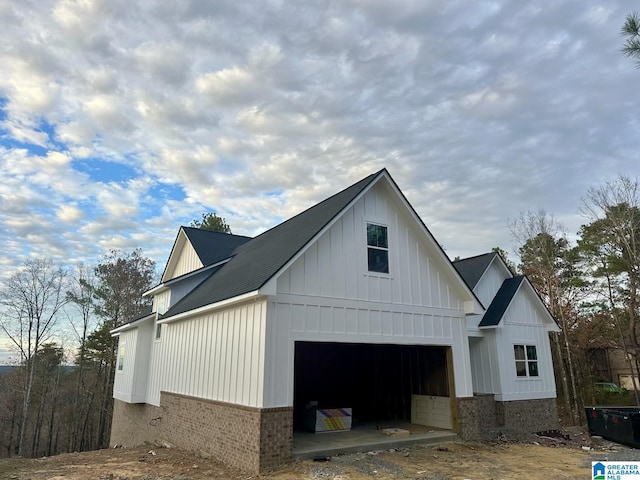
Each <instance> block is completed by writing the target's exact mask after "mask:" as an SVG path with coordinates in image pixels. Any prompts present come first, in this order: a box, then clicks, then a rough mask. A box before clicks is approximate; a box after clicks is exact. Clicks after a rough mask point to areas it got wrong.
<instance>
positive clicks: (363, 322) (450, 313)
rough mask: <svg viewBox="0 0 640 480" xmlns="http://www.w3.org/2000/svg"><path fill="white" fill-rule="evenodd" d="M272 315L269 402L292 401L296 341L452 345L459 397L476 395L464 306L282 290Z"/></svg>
mask: <svg viewBox="0 0 640 480" xmlns="http://www.w3.org/2000/svg"><path fill="white" fill-rule="evenodd" d="M267 318H268V321H267V336H266V352H265V389H264V403H263V406H264V407H282V406H291V405H293V379H294V354H295V342H296V341H311V342H344V343H369V344H396V345H439V346H451V347H452V350H453V356H454V360H453V363H454V378H455V389H456V392H455V393H456V396H458V397H465V396H471V395H473V389H472V382H471V370H470V367H469V346H468V343H467V337H466V322H465V320H464V315H463V313H462V312H461V311H455V310H448V309H434V308H428V309H427V308H420V307H416V306H402V305H391V304H382V303H373V302H363V301H351V300H339V299H324V298H321V297H310V296H307V297H304V296H296V295H277V296H276V297H272V299H271V300H270V301H269V305H268V314H267Z"/></svg>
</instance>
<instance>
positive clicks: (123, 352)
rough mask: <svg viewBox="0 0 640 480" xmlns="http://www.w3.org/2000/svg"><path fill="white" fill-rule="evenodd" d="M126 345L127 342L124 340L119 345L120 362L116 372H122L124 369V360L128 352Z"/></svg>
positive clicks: (118, 359) (118, 360)
mask: <svg viewBox="0 0 640 480" xmlns="http://www.w3.org/2000/svg"><path fill="white" fill-rule="evenodd" d="M126 345H127V342H122V343H120V344H119V345H118V358H117V362H118V363H117V364H116V373H122V372H123V371H124V360H125V356H126V352H127V349H126V348H125V347H126ZM121 362H122V363H121Z"/></svg>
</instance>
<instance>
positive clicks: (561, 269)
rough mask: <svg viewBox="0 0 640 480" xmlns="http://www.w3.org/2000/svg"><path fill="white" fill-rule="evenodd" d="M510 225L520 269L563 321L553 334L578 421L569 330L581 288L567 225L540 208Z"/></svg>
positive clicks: (562, 377)
mask: <svg viewBox="0 0 640 480" xmlns="http://www.w3.org/2000/svg"><path fill="white" fill-rule="evenodd" d="M509 228H510V230H511V234H512V236H513V238H514V240H515V242H516V244H517V247H518V254H519V256H520V261H521V265H520V270H521V271H522V273H524V274H525V275H527V276H528V277H529V280H531V283H532V285H533V286H534V287H535V288H536V290H537V291H538V293H539V294H540V296H541V298H542V299H543V300H544V302H545V303H546V305H547V308H548V309H549V311H550V312H551V314H552V315H553V316H554V318H555V319H556V320H558V321H559V322H560V325H561V329H562V332H561V333H560V334H559V335H558V334H552V337H551V338H552V340H553V345H554V350H555V352H554V353H555V355H554V356H555V358H556V367H557V368H559V370H560V371H559V372H558V373H559V376H560V380H561V382H562V390H563V394H564V395H563V397H564V402H565V408H566V410H567V413H568V414H569V415H570V416H571V419H572V422H574V423H575V422H576V421H577V420H578V418H577V417H578V415H579V407H578V389H577V386H576V375H575V367H574V360H573V354H572V351H571V348H570V344H569V330H570V318H571V312H572V311H573V305H574V304H575V302H576V300H577V298H576V297H577V295H578V292H579V289H577V288H575V286H576V282H575V281H574V280H575V278H576V272H575V270H574V265H573V263H574V262H573V259H572V253H571V249H570V248H569V242H568V240H567V236H566V233H565V229H564V226H563V225H562V224H561V223H560V222H559V221H558V220H557V219H556V218H555V217H554V216H553V215H551V214H549V213H547V212H546V211H544V210H538V211H528V212H522V213H520V216H519V217H518V218H517V219H515V220H512V221H510V222H509ZM561 344H562V345H563V346H564V352H563V351H562V346H561ZM565 360H566V362H567V365H566V367H565V363H564V362H565ZM569 383H570V386H571V389H569ZM571 399H572V400H573V402H571Z"/></svg>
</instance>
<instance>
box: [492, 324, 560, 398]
mask: <svg viewBox="0 0 640 480" xmlns="http://www.w3.org/2000/svg"><path fill="white" fill-rule="evenodd" d="M496 334H497V342H498V343H497V344H498V345H500V347H501V348H500V349H499V353H498V356H499V358H500V360H499V361H500V365H501V366H502V368H501V372H500V373H501V385H502V392H501V393H500V395H497V396H496V399H498V400H503V401H508V400H525V399H530V398H554V397H555V396H556V387H555V379H554V376H553V364H552V360H551V348H550V344H549V334H548V333H547V331H546V329H544V328H542V327H536V326H527V325H510V326H507V327H505V328H502V329H500V330H498V331H496ZM516 344H520V345H535V346H536V351H537V354H538V370H539V376H538V377H526V378H523V377H517V376H516V368H515V358H514V353H513V345H516Z"/></svg>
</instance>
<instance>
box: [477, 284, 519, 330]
mask: <svg viewBox="0 0 640 480" xmlns="http://www.w3.org/2000/svg"><path fill="white" fill-rule="evenodd" d="M523 280H524V276H523V275H518V276H516V277H513V278H507V279H506V280H505V281H504V282H502V285H501V286H500V289H499V290H498V292H497V293H496V296H495V297H493V301H492V302H491V305H489V308H487V311H486V312H485V314H484V317H482V320H481V321H480V324H479V325H478V326H479V327H494V326H496V325H498V324H499V323H500V320H502V316H503V315H504V313H505V312H506V311H507V307H509V304H511V300H512V299H513V296H514V295H515V294H516V292H517V291H518V287H520V284H521V283H522V282H523Z"/></svg>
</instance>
